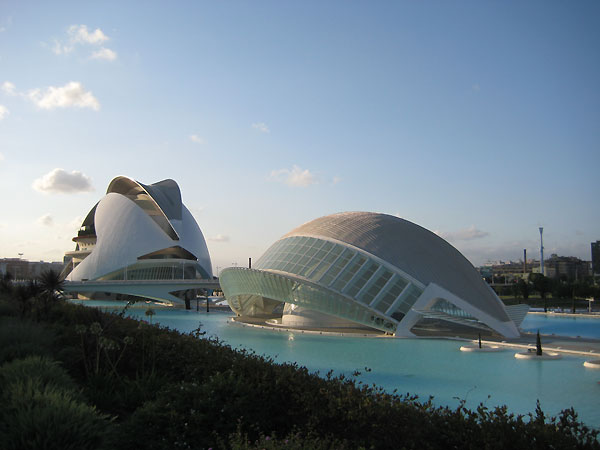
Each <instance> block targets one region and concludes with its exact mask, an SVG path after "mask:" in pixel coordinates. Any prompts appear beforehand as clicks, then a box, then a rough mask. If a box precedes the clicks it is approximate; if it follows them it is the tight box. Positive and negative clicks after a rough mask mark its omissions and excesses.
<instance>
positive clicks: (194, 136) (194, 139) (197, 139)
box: [190, 134, 206, 144]
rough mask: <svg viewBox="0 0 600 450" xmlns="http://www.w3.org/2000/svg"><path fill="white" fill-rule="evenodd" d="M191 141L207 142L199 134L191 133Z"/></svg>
mask: <svg viewBox="0 0 600 450" xmlns="http://www.w3.org/2000/svg"><path fill="white" fill-rule="evenodd" d="M190 141H192V142H195V143H196V144H206V141H205V140H204V139H203V138H201V137H200V136H198V135H197V134H191V135H190Z"/></svg>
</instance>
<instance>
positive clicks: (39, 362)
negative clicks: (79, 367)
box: [0, 355, 77, 391]
mask: <svg viewBox="0 0 600 450" xmlns="http://www.w3.org/2000/svg"><path fill="white" fill-rule="evenodd" d="M27 379H29V380H31V381H32V383H33V384H34V385H36V386H38V387H40V388H44V387H46V386H55V387H56V388H60V389H63V390H65V391H76V390H77V385H76V384H75V382H74V381H73V379H72V378H71V377H70V376H69V374H68V373H67V371H66V370H65V369H64V368H63V367H61V365H60V363H58V362H57V361H54V360H53V359H51V358H48V357H46V356H39V355H32V356H27V357H25V358H23V359H15V360H13V361H11V362H8V363H5V364H4V365H2V366H0V386H8V385H10V384H12V383H15V382H17V381H23V380H27Z"/></svg>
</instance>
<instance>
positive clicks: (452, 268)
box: [282, 212, 510, 322]
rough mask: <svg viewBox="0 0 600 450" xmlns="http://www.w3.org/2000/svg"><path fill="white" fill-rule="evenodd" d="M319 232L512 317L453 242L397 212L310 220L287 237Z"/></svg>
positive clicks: (492, 311) (501, 317)
mask: <svg viewBox="0 0 600 450" xmlns="http://www.w3.org/2000/svg"><path fill="white" fill-rule="evenodd" d="M290 236H314V237H324V238H330V239H334V240H337V241H341V242H345V243H347V244H350V245H352V246H354V247H357V248H359V249H361V250H364V251H366V252H368V253H370V254H372V255H375V256H377V257H378V258H381V259H382V260H384V261H386V262H388V263H390V264H392V265H394V266H395V267H397V268H398V269H400V270H401V271H403V272H405V273H407V274H409V275H410V276H412V277H413V278H415V279H417V280H418V281H420V282H421V283H423V284H424V285H428V284H429V283H435V284H437V285H439V286H441V287H443V288H445V289H447V290H448V291H450V292H452V293H453V294H455V295H456V296H458V297H460V298H462V299H463V300H465V301H467V302H469V303H471V304H472V305H473V306H475V307H476V308H478V309H480V310H481V311H484V312H485V313H487V314H490V315H491V316H493V317H495V318H497V319H498V320H500V321H503V322H504V321H509V320H510V319H509V317H508V315H507V314H506V311H505V309H504V305H503V304H502V302H501V300H500V299H499V298H498V296H497V295H496V294H495V293H494V291H493V290H492V289H491V288H490V287H489V286H488V285H487V284H486V283H485V281H483V279H482V278H481V275H480V274H479V272H478V271H477V270H476V269H475V268H474V267H473V265H472V264H471V263H470V262H469V261H468V260H467V259H466V258H465V257H464V256H463V255H462V254H461V253H460V252H459V251H458V250H456V249H455V248H454V247H453V246H452V245H450V244H449V243H448V242H446V241H445V240H444V239H442V238H441V237H439V236H438V235H436V234H434V233H432V232H431V231H429V230H426V229H425V228H423V227H420V226H419V225H416V224H414V223H412V222H409V221H407V220H404V219H400V218H398V217H396V216H390V215H387V214H380V213H371V212H344V213H338V214H332V215H329V216H324V217H320V218H318V219H315V220H312V221H310V222H307V223H305V224H303V225H301V226H299V227H298V228H296V229H294V230H292V231H291V232H289V233H288V234H286V235H285V236H283V237H282V239H285V238H287V237H290Z"/></svg>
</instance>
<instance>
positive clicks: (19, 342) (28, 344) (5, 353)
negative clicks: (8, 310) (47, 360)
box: [0, 317, 54, 364]
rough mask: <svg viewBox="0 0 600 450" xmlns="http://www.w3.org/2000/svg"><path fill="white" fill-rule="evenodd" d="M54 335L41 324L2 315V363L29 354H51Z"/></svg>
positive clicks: (0, 329) (0, 322)
mask: <svg viewBox="0 0 600 450" xmlns="http://www.w3.org/2000/svg"><path fill="white" fill-rule="evenodd" d="M53 342H54V335H53V333H52V332H51V331H49V330H48V329H46V328H45V327H43V326H42V325H40V324H36V323H33V322H29V321H26V320H21V319H17V318H15V317H0V364H3V363H5V362H7V361H12V360H13V359H16V358H23V357H25V356H29V355H50V354H51V349H52V344H53Z"/></svg>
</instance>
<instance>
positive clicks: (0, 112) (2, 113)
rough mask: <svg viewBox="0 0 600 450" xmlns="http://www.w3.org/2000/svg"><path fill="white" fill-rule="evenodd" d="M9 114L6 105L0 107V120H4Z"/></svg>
mask: <svg viewBox="0 0 600 450" xmlns="http://www.w3.org/2000/svg"><path fill="white" fill-rule="evenodd" d="M8 114H9V112H8V108H7V107H6V106H4V105H0V120H2V119H4V118H5V117H6V116H8Z"/></svg>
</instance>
